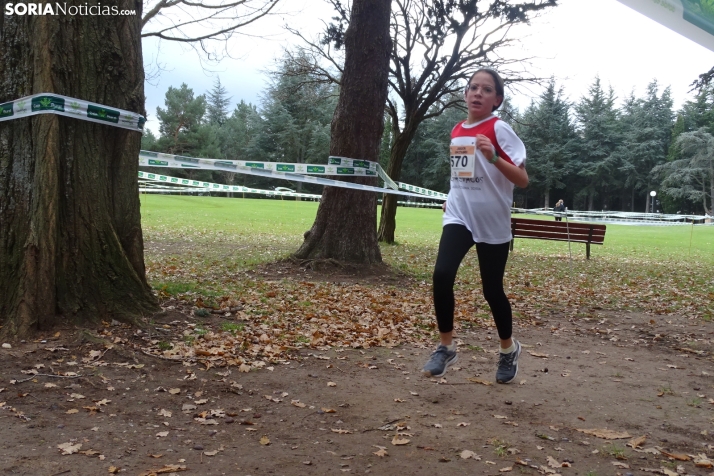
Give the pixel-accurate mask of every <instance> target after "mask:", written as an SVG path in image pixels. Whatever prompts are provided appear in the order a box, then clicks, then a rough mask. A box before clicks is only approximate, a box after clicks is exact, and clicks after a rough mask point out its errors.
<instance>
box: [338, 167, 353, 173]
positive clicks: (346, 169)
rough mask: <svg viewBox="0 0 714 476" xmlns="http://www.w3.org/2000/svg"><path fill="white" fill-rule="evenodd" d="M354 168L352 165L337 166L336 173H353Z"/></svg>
mask: <svg viewBox="0 0 714 476" xmlns="http://www.w3.org/2000/svg"><path fill="white" fill-rule="evenodd" d="M354 173H355V169H353V168H352V167H337V175H354Z"/></svg>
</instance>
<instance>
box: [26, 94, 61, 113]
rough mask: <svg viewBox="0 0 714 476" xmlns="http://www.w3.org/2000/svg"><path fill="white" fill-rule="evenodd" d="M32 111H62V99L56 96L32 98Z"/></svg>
mask: <svg viewBox="0 0 714 476" xmlns="http://www.w3.org/2000/svg"><path fill="white" fill-rule="evenodd" d="M32 111H33V112H35V111H64V99H62V98H58V97H56V96H38V97H36V98H32Z"/></svg>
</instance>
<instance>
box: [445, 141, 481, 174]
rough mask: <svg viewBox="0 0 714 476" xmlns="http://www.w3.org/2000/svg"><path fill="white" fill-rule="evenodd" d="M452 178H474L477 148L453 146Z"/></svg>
mask: <svg viewBox="0 0 714 476" xmlns="http://www.w3.org/2000/svg"><path fill="white" fill-rule="evenodd" d="M450 159H451V176H452V177H458V178H473V177H474V176H475V175H476V146H473V145H452V146H451V157H450Z"/></svg>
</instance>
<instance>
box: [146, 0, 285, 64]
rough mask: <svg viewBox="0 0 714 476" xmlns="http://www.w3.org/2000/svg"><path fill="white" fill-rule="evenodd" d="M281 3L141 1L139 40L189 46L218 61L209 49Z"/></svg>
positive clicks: (253, 0) (256, 0)
mask: <svg viewBox="0 0 714 476" xmlns="http://www.w3.org/2000/svg"><path fill="white" fill-rule="evenodd" d="M280 1H281V0H234V1H226V0H213V1H212V0H202V1H191V0H144V12H145V13H144V15H143V17H142V19H141V28H142V33H141V37H142V38H151V37H154V38H159V39H161V40H166V41H175V42H180V43H188V44H191V46H192V47H193V48H194V49H195V50H196V51H197V52H199V53H203V55H204V56H205V57H206V58H208V59H209V60H218V59H220V57H222V55H218V54H217V53H216V52H215V51H213V50H212V48H211V45H213V44H216V45H221V44H222V47H223V49H224V51H225V54H226V55H227V54H228V53H227V49H226V48H227V45H226V43H227V41H228V40H229V39H230V38H231V37H232V35H233V34H234V33H236V32H237V31H238V30H240V29H241V28H244V27H246V26H247V25H250V24H251V23H253V22H255V21H257V20H259V19H261V18H263V17H265V16H267V15H270V14H271V13H273V11H274V9H275V7H276V5H277V4H278V3H279V2H280Z"/></svg>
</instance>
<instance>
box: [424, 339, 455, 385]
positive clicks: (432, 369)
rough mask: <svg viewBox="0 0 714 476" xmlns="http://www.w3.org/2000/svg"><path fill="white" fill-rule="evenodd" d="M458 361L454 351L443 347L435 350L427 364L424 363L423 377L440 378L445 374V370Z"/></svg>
mask: <svg viewBox="0 0 714 476" xmlns="http://www.w3.org/2000/svg"><path fill="white" fill-rule="evenodd" d="M457 360H459V357H458V356H457V355H456V350H449V349H448V348H447V347H446V346H445V345H440V346H439V347H437V348H436V350H435V351H434V353H433V354H431V357H430V358H429V362H427V363H426V365H425V366H424V368H423V369H422V372H423V374H424V376H425V377H441V376H443V375H444V374H445V373H446V369H447V368H448V367H449V366H450V365H452V364H453V363H454V362H456V361H457Z"/></svg>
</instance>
